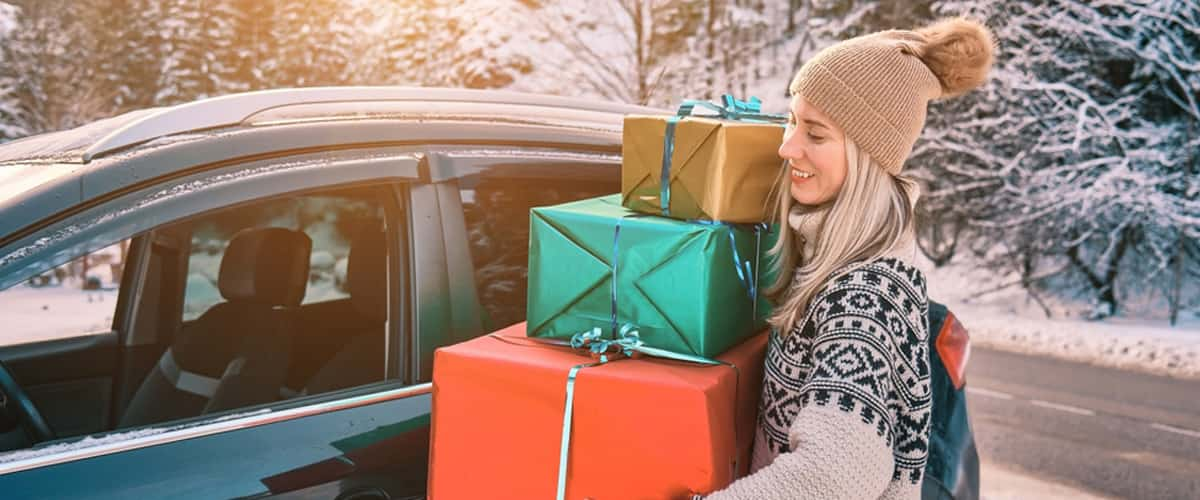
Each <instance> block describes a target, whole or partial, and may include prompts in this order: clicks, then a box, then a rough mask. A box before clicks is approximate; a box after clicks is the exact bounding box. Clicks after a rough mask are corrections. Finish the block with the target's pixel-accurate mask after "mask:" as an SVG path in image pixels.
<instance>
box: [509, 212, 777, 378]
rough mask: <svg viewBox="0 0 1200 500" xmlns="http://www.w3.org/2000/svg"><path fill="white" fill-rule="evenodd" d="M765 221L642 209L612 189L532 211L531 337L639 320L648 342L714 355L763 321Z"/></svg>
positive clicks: (614, 332) (615, 329)
mask: <svg viewBox="0 0 1200 500" xmlns="http://www.w3.org/2000/svg"><path fill="white" fill-rule="evenodd" d="M770 241H771V238H770V235H769V234H768V233H767V229H766V226H764V225H761V224H760V225H734V224H728V223H720V222H709V221H681V220H675V219H668V218H665V217H658V216H651V215H645V214H640V213H637V212H634V211H631V210H629V209H626V208H624V207H622V206H621V196H620V195H611V196H603V197H600V198H592V199H588V200H582V201H576V202H571V203H565V204H562V205H556V206H552V207H541V208H534V209H533V210H532V211H531V212H530V230H529V301H528V309H527V314H526V321H527V325H526V327H527V330H526V333H527V334H528V336H530V337H542V338H554V339H569V338H571V337H572V336H574V335H575V334H578V333H580V332H585V331H588V330H591V329H592V328H595V327H601V328H602V329H603V330H604V332H605V333H606V334H607V336H608V337H609V338H616V337H617V336H618V335H619V330H620V329H622V328H626V329H628V328H634V329H636V330H637V331H638V333H639V335H640V338H641V340H642V341H644V342H645V343H646V344H647V345H649V346H651V347H656V348H659V349H666V350H669V351H673V352H677V353H684V354H693V355H699V356H704V357H713V356H716V355H718V354H720V353H722V352H724V351H725V350H727V349H729V348H730V347H733V346H734V345H736V344H737V343H738V342H740V341H742V340H743V339H746V338H748V337H750V336H752V335H753V334H754V333H756V332H758V331H761V329H762V327H763V325H764V319H765V318H766V315H767V313H768V312H769V311H768V308H769V305H768V303H767V301H766V300H765V299H764V298H763V297H762V295H761V294H760V293H758V292H757V283H758V281H759V279H758V276H759V272H758V271H759V266H760V265H762V264H763V263H764V262H765V258H764V257H763V253H764V252H765V251H766V249H767V248H768V247H769V245H770Z"/></svg>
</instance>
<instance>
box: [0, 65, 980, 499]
mask: <svg viewBox="0 0 1200 500" xmlns="http://www.w3.org/2000/svg"><path fill="white" fill-rule="evenodd" d="M630 113H639V114H646V113H650V114H665V113H668V111H666V110H661V109H655V108H648V107H642V106H634V105H626V104H616V103H607V102H602V101H596V100H587V99H573V98H564V97H554V96H540V95H530V94H521V93H512V92H501V91H479V90H467V89H433V88H400V87H329V88H307V89H287V90H271V91H259V92H249V93H243V94H234V95H228V96H222V97H216V98H211V99H205V100H200V101H196V102H193V103H189V104H183V105H178V106H172V107H165V108H154V109H148V110H141V111H134V112H130V113H126V114H123V115H119V116H116V117H113V118H108V119H104V120H99V121H96V122H94V123H91V124H88V125H85V126H82V127H79V128H76V129H73V130H67V131H62V132H54V133H49V134H44V135H39V136H33V137H29V138H25V139H21V140H17V141H13V142H10V143H6V144H3V145H0V318H3V323H2V324H3V326H2V327H0V390H2V391H3V396H4V398H5V399H4V405H3V407H2V408H0V410H2V411H0V430H3V431H6V432H4V433H3V434H0V450H3V453H2V454H0V491H4V492H5V496H6V497H8V498H13V497H45V498H78V497H88V498H159V497H174V498H225V497H227V498H244V497H253V498H261V497H271V496H281V497H296V498H310V497H311V498H346V499H349V498H355V499H374V498H381V499H382V498H392V499H397V498H423V497H424V496H425V493H426V477H427V474H428V455H429V426H430V411H431V401H432V385H431V380H430V379H431V373H432V360H433V353H434V350H435V349H437V348H438V347H441V346H446V345H450V344H453V343H457V342H460V341H464V340H467V339H470V338H474V337H477V336H479V335H482V334H484V333H486V332H490V331H494V330H496V329H498V328H499V327H503V326H506V325H511V324H514V323H518V322H520V321H523V320H524V315H525V296H526V286H527V285H526V274H527V269H526V266H527V259H528V234H529V228H528V220H529V216H528V211H529V209H530V208H531V207H535V206H542V205H550V204H556V203H561V202H566V201H571V200H577V199H583V198H589V197H593V196H598V195H602V194H608V193H613V192H617V191H619V190H620V163H621V126H622V118H623V116H625V115H626V114H630ZM114 249H116V250H114ZM97 252H104V253H105V254H106V255H109V256H110V257H109V258H106V259H104V260H105V262H108V264H107V265H108V266H110V267H111V269H112V272H111V273H109V272H106V273H105V274H104V276H106V277H107V278H106V279H107V280H108V282H106V283H100V286H99V287H98V289H97V290H83V288H85V287H84V286H82V283H81V282H80V279H81V278H82V277H85V276H88V274H87V273H88V270H87V268H88V263H89V262H93V261H95V259H89V256H91V255H93V254H95V253H97ZM315 253H319V254H320V258H319V259H315V260H314V259H313V258H312V255H314V254H315ZM330 263H335V264H333V265H332V266H331V265H330ZM314 264H315V265H316V267H312V266H313V265H314ZM318 268H319V269H318ZM55 269H64V270H66V271H64V272H60V274H59V279H58V282H59V284H58V285H57V286H31V282H36V281H37V278H38V277H39V276H43V275H44V274H45V273H47V272H51V271H53V270H55ZM318 270H319V271H320V272H316V271H318ZM93 285H95V283H93ZM930 321H931V331H933V332H935V334H934V335H931V339H930V342H931V343H933V344H934V346H933V347H934V348H933V349H932V350H931V352H937V353H939V354H938V355H937V356H934V358H937V359H935V360H934V363H933V365H934V367H935V372H934V377H933V390H934V394H933V404H934V412H933V419H934V420H933V424H932V432H933V437H932V439H931V455H930V460H929V466H928V474H926V483H925V489H924V496H925V497H926V498H956V499H970V498H976V497H977V496H978V485H979V483H978V468H979V464H978V456H977V454H976V453H975V443H974V437H973V435H972V432H971V427H970V422H969V419H968V416H967V413H966V405H965V395H964V392H963V391H964V388H963V382H962V369H963V368H964V367H965V363H966V361H967V360H966V354H967V353H968V352H969V343H968V340H969V339H968V337H967V335H966V332H965V330H962V329H961V324H959V323H957V321H956V320H955V319H954V318H953V315H952V314H950V313H949V312H948V311H946V310H945V308H944V307H941V306H940V305H936V304H935V305H934V306H933V307H931V314H930ZM943 358H944V359H943ZM551 480H552V479H551Z"/></svg>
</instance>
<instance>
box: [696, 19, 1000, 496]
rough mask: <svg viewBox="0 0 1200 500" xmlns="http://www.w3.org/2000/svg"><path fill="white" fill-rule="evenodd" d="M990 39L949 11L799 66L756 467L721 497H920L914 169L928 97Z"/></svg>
mask: <svg viewBox="0 0 1200 500" xmlns="http://www.w3.org/2000/svg"><path fill="white" fill-rule="evenodd" d="M992 44H993V42H992V36H991V33H990V32H989V31H988V30H987V28H985V27H984V26H982V25H981V24H979V23H977V22H974V21H970V20H966V19H946V20H942V21H939V22H937V23H934V24H933V25H931V26H929V27H926V28H923V29H918V30H915V31H905V30H891V31H884V32H879V33H874V34H871V35H866V36H862V37H858V38H854V39H851V40H847V41H844V42H841V43H839V44H837V45H834V46H832V47H829V48H827V49H825V50H823V51H822V52H820V53H819V54H817V55H816V56H815V57H813V58H812V59H811V60H810V61H808V62H807V63H805V65H804V66H803V67H802V68H801V69H800V71H799V73H797V75H796V77H795V78H794V79H793V81H792V83H791V86H790V90H791V94H792V95H793V98H792V101H791V105H790V108H791V109H790V111H791V113H790V115H791V118H790V124H789V127H788V131H787V132H786V134H785V136H784V142H783V145H782V146H780V148H779V155H780V156H781V157H783V158H784V159H785V160H786V168H785V169H784V172H783V174H782V175H781V178H780V184H779V187H780V191H781V193H780V196H779V213H778V216H779V219H780V220H781V221H783V222H785V223H786V224H787V225H788V226H790V227H791V231H785V232H784V237H782V238H780V240H779V243H778V244H777V245H776V246H775V248H773V249H772V250H771V252H772V255H773V257H774V259H773V262H774V265H775V270H776V271H777V273H778V274H777V276H778V278H777V281H776V282H775V283H774V284H773V286H771V287H770V288H769V289H768V290H767V293H768V294H769V295H771V296H772V298H773V299H774V302H775V312H774V315H773V317H771V319H770V323H771V326H772V327H773V330H774V333H772V335H771V342H770V344H769V347H768V349H767V361H766V372H765V373H766V374H765V378H764V381H763V391H762V401H761V403H760V414H759V421H758V432H757V434H756V436H755V440H754V459H753V463H752V465H751V470H752V471H753V472H752V473H751V474H750V475H749V476H747V477H744V478H742V479H740V480H738V481H736V482H735V483H733V484H732V485H731V486H730V487H729V488H727V489H725V490H723V491H720V492H717V493H715V494H713V495H711V496H710V497H709V498H711V499H716V500H726V499H756V500H762V499H799V498H812V499H821V500H826V499H840V498H870V499H873V498H889V499H890V498H918V497H919V496H920V493H921V478H922V473H923V472H924V470H925V460H926V452H927V449H928V444H929V422H930V386H929V352H928V334H929V332H928V328H929V327H928V324H927V319H926V312H927V309H928V302H927V299H926V295H925V278H924V276H923V275H922V273H921V272H920V271H919V270H917V268H915V267H913V263H912V259H913V256H914V250H913V245H912V242H913V205H914V204H915V203H916V199H917V195H918V193H917V186H916V184H915V183H914V182H913V181H912V180H910V179H908V178H906V177H904V176H902V175H901V172H902V169H903V166H904V161H905V159H906V158H907V157H908V155H909V154H910V153H911V151H912V147H913V142H914V141H916V139H917V136H918V135H920V132H921V129H922V127H923V126H924V124H925V109H926V105H927V103H928V102H929V101H930V100H932V99H939V98H944V97H949V96H954V95H958V94H961V93H964V92H967V91H969V90H971V89H972V88H974V87H976V86H978V85H980V84H981V83H982V82H983V81H984V80H985V79H986V76H987V71H988V68H989V67H990V66H991V62H992Z"/></svg>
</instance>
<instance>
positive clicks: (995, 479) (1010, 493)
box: [979, 460, 1106, 500]
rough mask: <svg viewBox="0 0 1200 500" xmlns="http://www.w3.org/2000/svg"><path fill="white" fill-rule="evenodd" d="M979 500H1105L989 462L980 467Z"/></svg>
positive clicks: (1101, 497)
mask: <svg viewBox="0 0 1200 500" xmlns="http://www.w3.org/2000/svg"><path fill="white" fill-rule="evenodd" d="M979 482H980V484H979V497H980V498H981V499H982V500H1026V499H1030V498H1038V499H1041V500H1067V499H1070V500H1105V498H1106V497H1103V496H1100V495H1096V494H1094V493H1091V492H1087V491H1084V490H1081V489H1077V488H1075V487H1072V486H1068V485H1065V484H1059V483H1056V482H1052V481H1047V480H1044V479H1041V478H1038V477H1036V476H1033V475H1031V474H1027V473H1024V472H1021V471H1018V470H1015V469H1011V468H1008V467H1004V466H1001V465H998V464H994V463H991V462H988V461H986V460H985V461H983V462H982V463H981V464H980V470H979Z"/></svg>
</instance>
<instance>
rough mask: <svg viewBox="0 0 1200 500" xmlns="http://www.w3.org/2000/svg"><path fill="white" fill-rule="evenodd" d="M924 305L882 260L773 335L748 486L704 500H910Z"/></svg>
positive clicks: (922, 397)
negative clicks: (786, 332) (785, 331)
mask: <svg viewBox="0 0 1200 500" xmlns="http://www.w3.org/2000/svg"><path fill="white" fill-rule="evenodd" d="M928 308H929V305H928V300H927V298H926V292H925V278H924V275H923V274H922V273H921V271H919V270H918V269H916V268H914V267H912V266H910V265H908V264H906V263H904V262H902V261H901V260H899V259H894V258H882V259H879V260H876V261H874V262H871V263H868V264H865V265H863V266H861V267H858V268H857V269H855V270H853V271H850V272H849V273H847V274H844V275H842V276H840V277H838V278H836V279H835V280H834V281H833V282H832V283H831V284H830V285H829V286H827V287H826V288H825V289H824V290H822V291H821V293H820V294H818V295H817V297H816V298H815V299H814V300H813V302H812V306H810V307H809V309H808V313H807V315H806V317H805V318H804V319H803V320H802V321H801V322H799V323H798V324H797V325H795V326H794V327H793V329H792V331H791V334H790V335H788V336H786V337H781V336H779V335H778V334H776V333H772V334H771V341H770V343H769V344H768V347H767V358H766V371H765V377H764V380H763V391H762V399H761V401H760V407H759V417H758V418H759V420H758V429H757V432H756V435H755V440H754V452H753V462H752V465H751V470H752V471H753V472H752V473H751V474H750V475H749V476H746V477H744V478H742V479H739V480H738V481H736V482H734V483H733V484H732V485H730V486H729V487H728V488H726V489H725V490H722V491H720V492H717V493H714V494H713V495H711V496H709V497H707V498H709V499H713V500H731V499H747V500H748V499H755V500H764V499H804V498H812V499H822V500H825V499H842V498H847V499H849V498H853V499H859V498H862V499H875V498H883V499H898V498H919V497H920V493H921V477H922V474H923V473H924V470H925V460H926V455H927V451H928V449H929V418H930V382H929V352H928V351H929V349H928V335H929V325H928V320H927V316H926V313H927V311H928Z"/></svg>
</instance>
